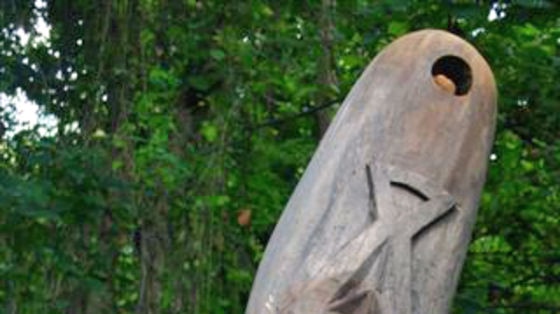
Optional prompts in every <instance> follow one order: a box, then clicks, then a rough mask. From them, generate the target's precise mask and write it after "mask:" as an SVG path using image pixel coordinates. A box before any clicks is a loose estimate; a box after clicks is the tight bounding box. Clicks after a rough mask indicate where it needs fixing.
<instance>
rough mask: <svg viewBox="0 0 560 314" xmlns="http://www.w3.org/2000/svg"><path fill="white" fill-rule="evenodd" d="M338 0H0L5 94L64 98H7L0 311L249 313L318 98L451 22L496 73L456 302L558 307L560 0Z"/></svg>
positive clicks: (327, 100) (0, 179)
mask: <svg viewBox="0 0 560 314" xmlns="http://www.w3.org/2000/svg"><path fill="white" fill-rule="evenodd" d="M328 2H329V1H323V3H319V2H318V1H310V2H309V1H308V2H301V1H300V2H298V1H288V2H285V1H283V2H278V1H275V2H274V1H263V0H258V1H250V2H240V3H234V2H232V3H226V2H224V1H194V0H187V1H154V0H136V1H128V0H118V1H105V2H98V1H97V2H96V1H90V0H77V1H50V0H48V1H44V3H43V2H42V1H34V0H28V1H3V2H0V29H1V31H0V93H6V94H8V95H14V94H16V93H17V91H18V90H20V91H23V92H24V93H25V94H26V95H27V97H28V98H29V99H30V100H32V101H34V102H36V103H37V104H38V105H39V106H40V107H41V108H42V109H43V110H44V111H45V112H48V113H51V114H54V115H55V116H56V117H57V119H58V126H57V129H56V130H55V133H53V134H44V133H41V132H40V130H39V128H35V129H32V130H16V129H15V123H14V118H15V115H14V110H13V109H14V108H13V106H10V104H7V103H0V115H1V116H2V119H3V120H2V124H3V125H4V126H5V127H6V128H7V129H8V131H9V132H8V133H7V134H9V135H4V137H3V138H2V139H1V140H0V159H1V162H0V204H1V205H0V312H2V313H3V312H6V313H70V312H71V313H132V312H137V313H242V312H243V310H244V307H245V304H246V302H247V298H248V294H249V291H250V288H251V283H252V279H253V276H254V274H255V272H256V268H257V266H258V263H259V261H260V259H261V258H262V255H263V253H264V248H265V246H266V243H267V241H268V238H269V236H270V234H271V232H272V230H273V228H274V225H275V223H276V221H277V219H278V217H279V215H280V213H281V211H282V209H283V207H284V205H285V204H286V202H287V200H288V198H289V196H290V193H291V191H292V190H293V189H294V187H295V185H296V184H297V182H298V180H299V178H300V176H301V175H302V173H303V171H304V169H305V166H306V164H307V162H308V161H309V158H310V157H311V155H312V153H313V151H314V149H315V147H316V146H317V144H318V140H317V139H318V138H319V137H320V134H318V132H319V131H318V130H319V129H320V128H319V125H318V124H319V122H318V121H319V120H320V118H321V116H320V114H323V113H325V114H326V115H327V116H332V115H333V114H334V111H335V109H336V108H337V106H338V104H340V102H341V100H342V98H343V97H344V96H345V95H346V94H347V93H348V91H349V89H350V88H351V87H352V85H353V84H354V82H355V81H356V79H357V77H358V76H359V75H360V73H361V72H362V71H363V69H364V68H365V67H366V66H367V64H368V63H369V62H370V60H371V59H372V58H373V57H374V56H375V54H376V53H377V52H378V51H379V50H380V49H382V48H383V47H384V46H386V45H387V44H388V43H390V42H391V41H392V40H394V39H395V38H396V37H398V36H401V35H403V34H405V33H407V32H410V31H414V30H418V29H422V28H445V27H447V26H448V23H449V22H454V23H455V24H456V26H457V27H459V28H460V29H461V30H462V32H463V33H464V35H465V37H466V39H467V40H469V41H470V42H472V43H473V45H475V46H476V47H477V48H478V49H479V50H480V51H481V53H482V54H483V55H484V56H485V57H486V58H487V59H488V61H489V63H490V65H491V67H492V68H493V70H494V73H495V76H496V81H497V82H498V86H499V91H500V101H499V112H500V114H499V121H498V134H497V139H496V144H495V147H494V151H493V154H494V157H495V158H493V160H492V161H491V162H490V167H489V176H488V182H487V185H486V188H485V192H484V194H483V195H482V199H481V208H480V211H479V217H478V221H477V225H476V228H475V233H474V236H473V240H472V245H471V248H470V250H469V256H468V259H467V263H466V266H465V268H464V272H463V274H462V279H461V283H460V286H459V290H458V295H457V298H456V301H455V304H454V312H455V313H537V312H538V311H539V310H542V311H545V310H548V311H549V312H554V311H558V310H559V308H560V299H559V296H560V291H559V288H558V278H559V276H560V266H559V265H560V264H559V263H558V261H559V259H560V255H559V254H560V253H559V252H558V249H557V247H558V240H557V239H559V238H560V234H559V231H558V230H559V229H558V224H559V218H558V217H557V216H558V215H557V210H558V203H559V201H560V171H559V169H560V141H559V140H558V135H559V133H558V126H560V113H559V112H560V111H558V101H559V99H560V89H558V88H557V84H556V82H555V78H556V77H557V76H558V75H557V73H558V66H559V59H558V56H559V52H558V47H559V45H558V38H559V37H560V20H558V9H559V7H558V5H556V4H555V3H554V2H552V1H492V2H491V3H485V4H480V1H447V2H440V1H394V0H393V1H374V2H369V1H342V2H337V3H336V5H333V6H330V7H325V3H328ZM492 7H494V8H495V9H494V10H496V12H497V13H498V15H499V14H500V12H501V13H503V14H505V15H501V16H499V18H497V19H495V20H493V21H489V19H488V15H489V13H490V9H491V8H492ZM41 19H44V20H45V21H46V23H48V24H49V25H50V26H51V31H50V37H49V38H48V40H39V39H38V33H37V31H36V30H35V29H34V26H35V25H37V23H38V21H40V20H41ZM325 21H331V22H332V24H333V25H329V23H326V22H325ZM23 30H25V31H26V32H27V33H28V34H30V35H31V37H30V39H29V41H27V42H24V41H22V40H21V39H22V38H21V37H22V31H23ZM325 34H328V35H330V37H329V36H326V35H325ZM329 38H330V41H332V42H329ZM329 54H330V55H332V58H330V59H329V58H325V56H326V55H329ZM331 59H332V60H331ZM327 75H332V77H329V80H326V79H325V76H327ZM4 100H5V98H3V97H1V96H0V102H2V101H4ZM327 104H333V105H332V106H327ZM317 108H322V110H320V111H316V109H317ZM247 215H249V216H247ZM247 217H249V218H247Z"/></svg>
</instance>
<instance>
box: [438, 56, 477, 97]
mask: <svg viewBox="0 0 560 314" xmlns="http://www.w3.org/2000/svg"><path fill="white" fill-rule="evenodd" d="M436 75H444V76H445V77H447V78H448V79H450V80H451V81H452V82H453V84H454V85H455V95H457V96H462V95H465V94H466V93H468V92H469V90H470V89H471V85H472V71H471V68H470V67H469V65H468V64H467V63H466V62H465V61H464V60H463V59H461V58H459V57H456V56H443V57H441V58H439V59H438V60H437V61H436V62H435V63H434V65H433V67H432V76H436Z"/></svg>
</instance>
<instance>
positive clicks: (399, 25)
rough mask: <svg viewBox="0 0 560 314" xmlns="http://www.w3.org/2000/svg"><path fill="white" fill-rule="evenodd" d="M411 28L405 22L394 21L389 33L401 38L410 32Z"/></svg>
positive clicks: (390, 25)
mask: <svg viewBox="0 0 560 314" xmlns="http://www.w3.org/2000/svg"><path fill="white" fill-rule="evenodd" d="M409 28H410V26H409V25H408V23H407V22H403V21H392V22H391V23H389V27H388V32H389V34H391V35H394V36H401V35H404V34H405V33H406V32H408V30H409Z"/></svg>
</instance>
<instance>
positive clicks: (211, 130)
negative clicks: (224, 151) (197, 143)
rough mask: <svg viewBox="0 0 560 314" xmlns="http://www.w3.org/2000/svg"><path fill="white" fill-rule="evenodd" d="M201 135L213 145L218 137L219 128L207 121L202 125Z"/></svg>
mask: <svg viewBox="0 0 560 314" xmlns="http://www.w3.org/2000/svg"><path fill="white" fill-rule="evenodd" d="M201 133H202V136H203V137H204V139H205V140H207V141H208V142H211V143H212V142H214V141H215V140H216V138H217V137H218V127H217V126H216V125H214V124H212V123H210V122H208V121H205V122H204V123H203V124H202V130H201Z"/></svg>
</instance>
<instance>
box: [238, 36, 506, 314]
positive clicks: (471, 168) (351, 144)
mask: <svg viewBox="0 0 560 314" xmlns="http://www.w3.org/2000/svg"><path fill="white" fill-rule="evenodd" d="M449 56H451V57H450V58H447V59H446V57H449ZM442 57H443V60H444V61H445V62H443V63H442V62H439V61H441V60H442ZM448 59H449V60H448ZM447 61H449V62H447ZM436 63H438V66H437V67H434V64H436ZM440 63H441V64H443V66H439V65H440ZM463 66H465V67H463ZM462 67H463V68H462ZM434 69H435V70H434ZM437 75H444V76H445V79H447V80H451V81H452V82H451V83H452V84H453V86H454V89H453V90H451V89H450V88H449V87H444V88H442V86H441V84H440V83H438V81H437V80H440V81H441V78H440V79H437V78H436V77H437ZM444 84H448V85H449V82H445V83H444ZM495 117H496V87H495V83H494V79H493V76H492V73H491V71H490V68H489V67H488V65H487V63H486V62H485V61H484V59H483V58H482V57H481V56H480V55H479V54H478V52H477V51H476V50H475V49H474V48H473V47H472V46H470V45H469V44H468V43H466V42H465V41H463V40H462V39H460V38H459V37H456V36H454V35H451V34H449V33H446V32H443V31H437V30H425V31H420V32H415V33H411V34H409V35H406V36H404V37H402V38H400V39H398V40H396V41H395V42H394V43H392V44H391V45H389V46H388V47H387V48H385V49H384V50H383V51H382V52H381V53H380V54H379V55H378V56H377V57H376V58H375V59H374V60H373V61H372V63H371V64H370V65H369V66H368V67H367V68H366V70H365V71H364V73H363V74H362V76H361V77H360V79H359V80H358V81H357V82H356V84H355V85H354V87H353V88H352V90H351V91H350V93H349V95H348V96H347V98H346V100H345V101H344V104H343V105H342V107H341V109H340V110H339V112H338V113H337V115H336V117H335V118H334V120H333V122H332V124H331V126H330V127H329V129H328V130H327V133H326V134H325V136H324V138H323V140H322V142H321V144H320V145H319V148H318V149H317V151H316V153H315V155H314V156H313V158H312V160H311V162H310V163H309V165H308V168H307V169H306V172H305V174H304V176H303V177H302V179H301V181H300V182H299V184H298V186H297V188H296V190H295V191H294V193H293V195H292V197H291V199H290V201H289V202H288V204H287V206H286V209H285V210H284V212H283V214H282V217H281V218H280V221H279V222H278V224H277V226H276V229H275V231H274V233H273V235H272V237H271V239H270V242H269V244H268V246H267V249H266V252H265V255H264V258H263V260H262V262H261V264H260V266H259V271H258V273H257V276H256V279H255V282H254V284H253V289H252V292H251V296H250V300H249V304H248V307H247V311H246V312H247V313H249V314H261V313H399V314H400V313H403V314H408V313H447V312H448V310H449V306H450V302H451V300H452V297H453V293H454V290H455V287H456V284H457V280H458V277H459V274H460V271H461V267H462V264H463V260H464V257H465V253H466V249H467V245H468V242H469V239H470V234H471V229H472V226H473V223H474V221H475V217H476V211H477V207H478V200H479V196H480V192H481V189H482V186H483V184H484V180H485V175H486V166H487V160H488V155H489V153H490V149H491V146H492V140H493V136H494V125H495Z"/></svg>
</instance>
